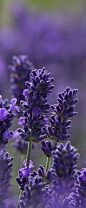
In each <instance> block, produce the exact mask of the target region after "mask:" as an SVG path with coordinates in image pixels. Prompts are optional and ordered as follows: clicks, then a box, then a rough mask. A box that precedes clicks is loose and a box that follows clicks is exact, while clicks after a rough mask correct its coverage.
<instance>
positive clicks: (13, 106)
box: [10, 98, 19, 112]
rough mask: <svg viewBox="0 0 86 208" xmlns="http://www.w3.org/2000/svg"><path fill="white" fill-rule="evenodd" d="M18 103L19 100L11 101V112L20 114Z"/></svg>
mask: <svg viewBox="0 0 86 208" xmlns="http://www.w3.org/2000/svg"><path fill="white" fill-rule="evenodd" d="M16 103H17V99H16V98H13V99H12V100H11V105H10V110H11V111H13V110H16V111H17V112H19V108H18V106H16Z"/></svg>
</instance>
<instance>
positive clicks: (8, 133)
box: [3, 129, 14, 141]
mask: <svg viewBox="0 0 86 208" xmlns="http://www.w3.org/2000/svg"><path fill="white" fill-rule="evenodd" d="M12 139H14V134H13V132H12V131H9V130H8V129H7V130H6V131H5V132H4V133H3V141H5V140H7V141H9V140H12Z"/></svg>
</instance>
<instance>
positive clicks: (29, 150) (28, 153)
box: [26, 137, 32, 167]
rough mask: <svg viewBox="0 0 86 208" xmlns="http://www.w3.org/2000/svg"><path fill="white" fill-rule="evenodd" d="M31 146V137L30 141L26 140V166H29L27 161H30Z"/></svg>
mask: <svg viewBox="0 0 86 208" xmlns="http://www.w3.org/2000/svg"><path fill="white" fill-rule="evenodd" d="M31 148H32V137H31V138H30V141H29V142H28V150H27V163H26V166H28V167H29V162H30V155H31Z"/></svg>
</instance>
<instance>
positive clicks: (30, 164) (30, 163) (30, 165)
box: [29, 160, 34, 169]
mask: <svg viewBox="0 0 86 208" xmlns="http://www.w3.org/2000/svg"><path fill="white" fill-rule="evenodd" d="M33 167H34V165H33V162H32V160H30V162H29V168H30V169H31V168H33Z"/></svg>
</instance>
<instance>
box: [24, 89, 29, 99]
mask: <svg viewBox="0 0 86 208" xmlns="http://www.w3.org/2000/svg"><path fill="white" fill-rule="evenodd" d="M23 95H24V96H25V97H27V98H28V96H29V92H28V89H25V90H24V91H23Z"/></svg>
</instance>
